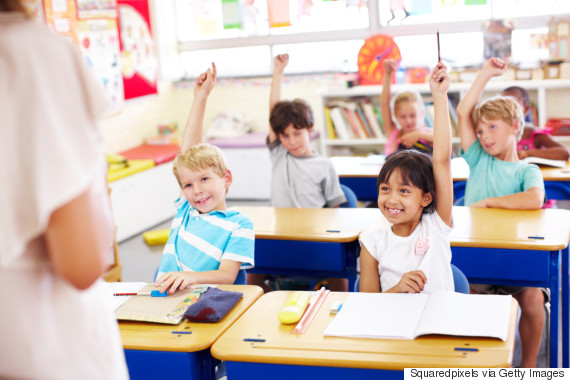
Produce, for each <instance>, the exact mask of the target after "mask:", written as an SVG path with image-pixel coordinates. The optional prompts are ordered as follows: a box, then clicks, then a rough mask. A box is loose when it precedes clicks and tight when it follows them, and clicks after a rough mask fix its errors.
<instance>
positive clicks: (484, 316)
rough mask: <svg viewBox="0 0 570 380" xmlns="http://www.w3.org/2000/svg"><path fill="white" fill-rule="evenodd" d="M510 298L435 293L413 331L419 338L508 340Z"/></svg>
mask: <svg viewBox="0 0 570 380" xmlns="http://www.w3.org/2000/svg"><path fill="white" fill-rule="evenodd" d="M511 298H512V297H511V296H500V295H489V294H461V293H454V292H435V293H432V294H430V298H429V301H428V303H427V305H426V307H425V310H424V313H423V317H422V320H421V321H420V323H419V326H418V329H417V331H416V333H417V335H418V336H419V335H422V334H446V335H459V336H486V337H493V338H499V339H501V340H503V341H506V340H507V334H508V329H509V318H510V312H511Z"/></svg>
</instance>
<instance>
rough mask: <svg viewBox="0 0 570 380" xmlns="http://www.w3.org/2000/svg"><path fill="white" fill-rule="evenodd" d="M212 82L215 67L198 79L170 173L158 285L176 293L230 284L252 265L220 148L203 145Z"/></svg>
mask: <svg viewBox="0 0 570 380" xmlns="http://www.w3.org/2000/svg"><path fill="white" fill-rule="evenodd" d="M215 81H216V66H215V65H214V64H213V63H212V69H208V70H207V71H206V72H205V73H203V74H202V75H200V77H199V78H198V79H197V80H196V85H195V88H194V100H193V102H192V107H191V109H190V116H189V117H188V121H187V123H186V128H185V131H184V138H183V141H182V147H181V151H180V153H179V154H178V155H177V156H176V158H175V160H174V168H173V171H174V175H175V176H176V179H177V181H178V184H179V185H180V189H181V192H180V198H179V199H178V200H177V201H176V203H175V205H176V208H177V212H176V215H175V217H174V220H173V221H172V227H171V230H170V235H169V237H168V241H167V243H166V245H165V247H164V251H163V254H162V259H161V261H160V266H159V271H158V275H157V279H156V286H157V287H159V288H160V291H168V293H174V292H175V291H176V290H177V289H184V288H186V287H188V286H190V285H192V284H233V283H234V282H235V281H236V277H237V275H238V272H239V271H240V269H245V268H252V267H253V264H254V257H253V250H254V232H253V223H252V222H251V220H250V219H249V218H248V217H247V216H245V215H242V214H240V213H238V212H237V211H231V210H226V193H227V191H228V189H229V187H230V185H231V183H232V174H231V172H230V171H229V169H227V167H226V163H225V160H224V157H223V154H222V152H221V150H220V149H219V148H217V147H215V146H212V145H210V144H205V143H201V141H202V129H203V119H204V111H205V109H206V101H207V99H208V95H209V94H210V91H211V90H212V88H213V87H214V83H215Z"/></svg>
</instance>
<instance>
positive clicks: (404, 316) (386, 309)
mask: <svg viewBox="0 0 570 380" xmlns="http://www.w3.org/2000/svg"><path fill="white" fill-rule="evenodd" d="M427 300H428V295H427V294H395V293H350V295H349V296H348V298H347V299H346V301H345V302H344V303H343V306H342V309H340V312H339V313H338V314H337V315H336V317H334V319H333V320H332V322H331V323H330V324H329V325H328V327H327V328H326V330H325V332H324V335H325V336H342V337H354V338H386V339H413V337H414V332H415V330H416V327H417V325H418V322H419V319H420V317H421V315H422V311H423V309H424V306H425V304H426V302H427Z"/></svg>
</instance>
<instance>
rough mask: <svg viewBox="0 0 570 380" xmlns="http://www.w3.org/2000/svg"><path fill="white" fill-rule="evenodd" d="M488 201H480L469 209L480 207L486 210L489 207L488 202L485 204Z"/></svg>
mask: <svg viewBox="0 0 570 380" xmlns="http://www.w3.org/2000/svg"><path fill="white" fill-rule="evenodd" d="M488 200H489V198H487V199H483V200H482V201H479V202H475V203H473V204H472V205H470V206H469V207H482V208H487V207H489V204H488V202H487V201H488Z"/></svg>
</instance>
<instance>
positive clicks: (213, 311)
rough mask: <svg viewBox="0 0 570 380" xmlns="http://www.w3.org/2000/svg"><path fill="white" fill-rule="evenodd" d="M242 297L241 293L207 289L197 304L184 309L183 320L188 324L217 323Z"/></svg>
mask: <svg viewBox="0 0 570 380" xmlns="http://www.w3.org/2000/svg"><path fill="white" fill-rule="evenodd" d="M242 296H243V293H240V292H230V291H228V290H220V289H218V288H208V290H206V291H205V292H204V293H202V295H201V296H200V299H199V300H198V301H197V302H195V303H193V304H192V305H190V306H189V307H188V309H186V312H185V313H184V318H186V319H188V320H189V321H190V322H218V321H219V320H221V319H222V318H224V317H225V316H226V314H227V313H228V312H229V311H230V310H231V309H232V308H233V307H234V306H235V305H236V303H238V301H239V300H240V299H241V297H242Z"/></svg>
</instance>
